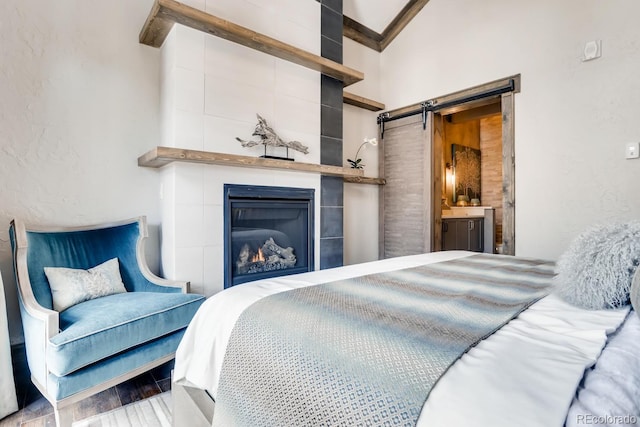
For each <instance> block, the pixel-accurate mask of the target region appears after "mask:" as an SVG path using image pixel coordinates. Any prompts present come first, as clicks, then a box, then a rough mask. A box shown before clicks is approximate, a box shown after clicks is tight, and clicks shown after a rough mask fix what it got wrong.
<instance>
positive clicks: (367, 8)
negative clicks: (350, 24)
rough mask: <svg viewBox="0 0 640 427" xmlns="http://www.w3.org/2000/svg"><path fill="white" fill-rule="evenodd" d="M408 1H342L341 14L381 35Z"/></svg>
mask: <svg viewBox="0 0 640 427" xmlns="http://www.w3.org/2000/svg"><path fill="white" fill-rule="evenodd" d="M407 2H408V0H344V1H343V3H342V12H343V13H344V14H345V15H347V16H348V17H349V18H351V19H353V20H354V21H357V22H359V23H361V24H362V25H364V26H366V27H369V28H370V29H372V30H373V31H375V32H377V33H379V34H381V33H382V32H383V31H384V29H385V28H387V25H389V23H391V21H392V20H393V18H395V17H396V15H397V14H398V13H400V11H401V10H402V8H403V7H404V6H405V5H406V4H407Z"/></svg>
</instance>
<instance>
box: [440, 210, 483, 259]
mask: <svg viewBox="0 0 640 427" xmlns="http://www.w3.org/2000/svg"><path fill="white" fill-rule="evenodd" d="M483 228H484V217H477V218H443V219H442V250H443V251H450V250H465V251H473V252H483V251H484V230H483Z"/></svg>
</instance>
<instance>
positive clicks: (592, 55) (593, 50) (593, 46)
mask: <svg viewBox="0 0 640 427" xmlns="http://www.w3.org/2000/svg"><path fill="white" fill-rule="evenodd" d="M583 53H584V56H583V57H582V60H583V61H591V60H592V59H596V58H600V56H602V40H592V41H590V42H587V43H585V45H584V51H583Z"/></svg>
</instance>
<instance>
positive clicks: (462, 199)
mask: <svg viewBox="0 0 640 427" xmlns="http://www.w3.org/2000/svg"><path fill="white" fill-rule="evenodd" d="M451 160H452V173H451V175H452V180H453V182H452V188H453V190H454V191H453V203H454V205H462V206H466V205H479V204H480V200H481V199H480V193H481V184H480V183H481V180H480V168H481V163H482V162H481V157H480V150H478V149H476V148H471V147H467V146H465V145H460V144H452V145H451Z"/></svg>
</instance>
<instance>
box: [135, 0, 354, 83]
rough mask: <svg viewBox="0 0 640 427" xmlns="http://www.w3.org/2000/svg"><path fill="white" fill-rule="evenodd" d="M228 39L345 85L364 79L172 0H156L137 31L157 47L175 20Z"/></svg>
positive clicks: (287, 45)
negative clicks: (142, 25) (324, 75)
mask: <svg viewBox="0 0 640 427" xmlns="http://www.w3.org/2000/svg"><path fill="white" fill-rule="evenodd" d="M176 22H177V23H179V24H182V25H185V26H187V27H190V28H194V29H196V30H200V31H203V32H205V33H207V34H212V35H214V36H217V37H220V38H223V39H225V40H229V41H232V42H235V43H238V44H241V45H243V46H247V47H250V48H252V49H256V50H259V51H260V52H264V53H267V54H269V55H272V56H275V57H278V58H280V59H284V60H286V61H290V62H293V63H295V64H298V65H302V66H303V67H307V68H310V69H312V70H315V71H319V72H321V73H323V74H326V75H328V76H331V77H333V78H335V79H337V80H340V81H342V82H343V84H344V86H349V85H350V84H353V83H356V82H359V81H360V80H362V79H364V74H363V73H361V72H360V71H357V70H354V69H352V68H349V67H346V66H344V65H342V64H339V63H337V62H334V61H331V60H329V59H327V58H323V57H321V56H318V55H314V54H312V53H310V52H307V51H305V50H302V49H299V48H297V47H295V46H291V45H289V44H287V43H283V42H281V41H279V40H276V39H274V38H271V37H269V36H266V35H264V34H260V33H257V32H255V31H252V30H250V29H248V28H245V27H242V26H240V25H237V24H234V23H232V22H229V21H226V20H224V19H221V18H218V17H217V16H214V15H211V14H209V13H206V12H203V11H201V10H199V9H195V8H193V7H191V6H187V5H185V4H183V3H180V2H177V1H175V0H156V1H155V3H154V4H153V7H152V8H151V11H150V12H149V16H148V17H147V21H146V22H145V24H144V27H143V28H142V30H141V31H140V43H143V44H146V45H149V46H153V47H160V46H162V43H163V42H164V40H165V38H166V37H167V35H168V34H169V32H170V31H171V28H172V27H173V24H174V23H176Z"/></svg>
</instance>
